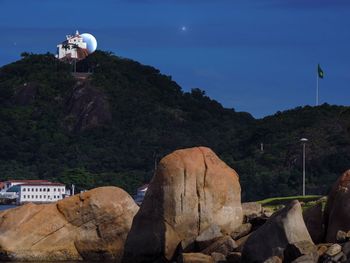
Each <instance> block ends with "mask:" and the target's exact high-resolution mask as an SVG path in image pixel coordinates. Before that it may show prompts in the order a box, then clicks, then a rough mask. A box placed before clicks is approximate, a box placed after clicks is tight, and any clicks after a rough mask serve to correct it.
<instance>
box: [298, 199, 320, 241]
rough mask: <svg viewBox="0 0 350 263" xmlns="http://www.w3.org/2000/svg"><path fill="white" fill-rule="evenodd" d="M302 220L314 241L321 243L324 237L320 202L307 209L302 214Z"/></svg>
mask: <svg viewBox="0 0 350 263" xmlns="http://www.w3.org/2000/svg"><path fill="white" fill-rule="evenodd" d="M303 217H304V222H305V225H306V228H307V230H308V231H309V234H310V236H311V238H312V240H313V242H314V243H316V244H318V243H321V242H322V241H323V239H324V232H325V230H324V224H323V223H324V222H323V212H322V203H321V202H318V203H317V204H316V205H314V206H312V207H310V208H309V209H307V210H306V211H305V212H304V214H303Z"/></svg>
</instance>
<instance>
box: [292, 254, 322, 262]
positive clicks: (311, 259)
mask: <svg viewBox="0 0 350 263" xmlns="http://www.w3.org/2000/svg"><path fill="white" fill-rule="evenodd" d="M315 262H317V261H315V258H314V257H313V256H312V255H303V256H301V257H298V258H297V259H295V260H294V261H292V263H315Z"/></svg>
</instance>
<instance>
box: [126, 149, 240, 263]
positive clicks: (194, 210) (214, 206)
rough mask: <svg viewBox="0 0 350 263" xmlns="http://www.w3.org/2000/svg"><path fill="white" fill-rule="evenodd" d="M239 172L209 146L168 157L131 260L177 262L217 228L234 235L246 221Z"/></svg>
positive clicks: (145, 207) (136, 226) (129, 250)
mask: <svg viewBox="0 0 350 263" xmlns="http://www.w3.org/2000/svg"><path fill="white" fill-rule="evenodd" d="M242 218H243V215H242V207H241V187H240V184H239V179H238V175H237V173H236V172H235V171H234V170H233V169H231V168H230V167H228V166H227V165H226V164H225V163H224V162H223V161H221V160H220V159H219V158H218V157H217V156H216V154H215V153H214V152H213V151H212V150H210V149H209V148H206V147H196V148H190V149H184V150H178V151H175V152H173V153H172V154H170V155H168V156H166V157H165V158H163V159H162V160H161V161H160V163H159V165H158V169H157V172H156V174H155V176H154V178H153V179H152V181H151V183H150V185H149V188H148V191H147V193H146V196H145V199H144V201H143V203H142V206H141V208H140V210H139V212H138V213H137V215H136V216H135V218H134V221H133V225H132V228H131V231H130V233H129V235H128V238H127V242H126V246H125V259H124V260H125V262H147V261H149V262H152V260H154V259H157V258H159V257H165V258H166V259H168V260H171V259H172V258H173V257H174V256H175V254H176V253H175V252H176V250H177V249H182V250H186V248H188V247H189V246H190V245H191V244H193V242H194V241H195V239H196V238H197V237H198V236H199V235H201V233H202V232H203V231H205V230H206V229H207V228H208V227H209V226H211V225H217V226H219V227H220V229H221V231H222V232H223V233H231V232H232V231H233V230H234V229H235V228H236V227H237V226H239V225H240V224H241V223H242Z"/></svg>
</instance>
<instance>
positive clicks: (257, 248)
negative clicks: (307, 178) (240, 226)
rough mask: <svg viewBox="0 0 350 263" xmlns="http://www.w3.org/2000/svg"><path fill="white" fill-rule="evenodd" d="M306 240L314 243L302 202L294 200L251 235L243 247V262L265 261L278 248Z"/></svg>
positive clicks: (273, 254)
mask: <svg viewBox="0 0 350 263" xmlns="http://www.w3.org/2000/svg"><path fill="white" fill-rule="evenodd" d="M304 240H306V241H309V242H310V243H313V242H312V240H311V237H310V235H309V233H308V231H307V228H306V226H305V223H304V220H303V216H302V210H301V206H300V203H299V202H298V201H293V202H291V203H290V204H289V205H288V206H286V207H285V208H283V209H282V210H280V211H278V212H277V213H275V214H274V215H273V216H271V217H270V218H269V220H268V221H267V222H266V223H265V224H264V225H263V226H261V227H260V228H259V229H258V230H256V231H255V232H253V233H252V234H251V235H250V236H249V238H248V240H247V242H246V243H245V245H244V247H243V251H242V262H246V263H249V262H264V261H265V260H267V259H268V258H270V257H272V256H275V255H276V254H275V251H276V249H277V248H280V249H285V248H286V247H287V245H288V244H292V243H296V242H299V241H304Z"/></svg>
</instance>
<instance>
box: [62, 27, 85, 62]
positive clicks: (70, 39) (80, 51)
mask: <svg viewBox="0 0 350 263" xmlns="http://www.w3.org/2000/svg"><path fill="white" fill-rule="evenodd" d="M88 55H89V52H88V49H87V43H86V42H84V40H83V37H82V36H81V35H80V34H79V31H78V30H77V31H76V33H75V35H73V36H72V35H67V36H66V40H65V41H64V42H62V43H61V44H58V45H57V55H56V57H57V58H58V59H60V60H66V61H68V62H71V61H75V60H81V59H84V58H86V57H87V56H88Z"/></svg>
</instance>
